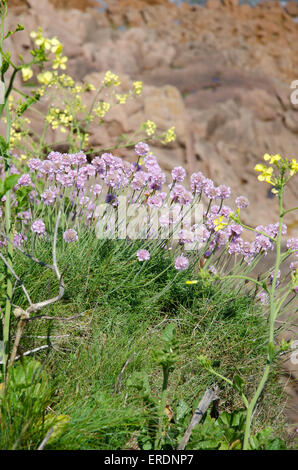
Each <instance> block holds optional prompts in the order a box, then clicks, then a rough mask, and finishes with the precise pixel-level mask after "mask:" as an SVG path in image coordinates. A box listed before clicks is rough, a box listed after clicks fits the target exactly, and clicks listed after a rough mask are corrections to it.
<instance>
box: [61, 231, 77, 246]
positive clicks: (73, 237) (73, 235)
mask: <svg viewBox="0 0 298 470" xmlns="http://www.w3.org/2000/svg"><path fill="white" fill-rule="evenodd" d="M63 238H64V240H65V241H66V243H72V242H76V241H77V240H78V234H77V232H76V231H75V230H73V229H72V228H69V229H68V230H65V232H64V234H63Z"/></svg>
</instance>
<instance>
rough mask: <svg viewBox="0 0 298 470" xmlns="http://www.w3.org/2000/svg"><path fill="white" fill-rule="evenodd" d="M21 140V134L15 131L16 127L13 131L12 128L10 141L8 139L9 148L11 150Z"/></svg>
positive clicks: (17, 130)
mask: <svg viewBox="0 0 298 470" xmlns="http://www.w3.org/2000/svg"><path fill="white" fill-rule="evenodd" d="M21 138H22V133H21V132H19V129H17V126H16V128H15V129H14V128H13V127H12V128H11V130H10V139H9V145H10V148H11V149H13V148H14V146H15V145H16V144H17V143H19V142H20V140H21Z"/></svg>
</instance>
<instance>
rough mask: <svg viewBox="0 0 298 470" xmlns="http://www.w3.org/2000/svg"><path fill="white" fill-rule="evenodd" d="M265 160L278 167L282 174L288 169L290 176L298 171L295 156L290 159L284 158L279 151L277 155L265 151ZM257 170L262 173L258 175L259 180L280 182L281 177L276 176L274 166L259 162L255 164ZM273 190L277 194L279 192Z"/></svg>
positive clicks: (272, 182)
mask: <svg viewBox="0 0 298 470" xmlns="http://www.w3.org/2000/svg"><path fill="white" fill-rule="evenodd" d="M264 160H265V161H267V162H269V164H270V165H275V167H277V169H278V170H279V171H280V172H281V174H285V172H286V171H289V177H291V176H293V175H294V174H296V173H297V172H298V163H297V161H296V160H295V158H293V159H292V160H290V161H289V160H288V159H287V158H285V159H283V158H282V157H281V156H280V154H279V153H278V154H276V155H269V154H268V153H265V155H264ZM255 171H258V172H260V173H261V174H260V175H259V176H258V180H259V181H266V183H269V184H272V185H276V184H277V185H278V184H279V183H278V181H279V179H278V178H277V177H275V178H274V173H273V167H272V166H269V167H267V166H266V165H262V164H261V163H258V164H257V165H256V166H255ZM271 191H272V192H273V193H275V194H276V193H277V192H278V191H277V190H276V189H272V190H271Z"/></svg>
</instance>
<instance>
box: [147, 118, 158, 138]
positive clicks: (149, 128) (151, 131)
mask: <svg viewBox="0 0 298 470" xmlns="http://www.w3.org/2000/svg"><path fill="white" fill-rule="evenodd" d="M144 130H145V132H146V134H147V135H148V136H149V137H150V136H151V135H153V134H154V133H155V131H156V124H155V123H154V122H153V121H150V120H149V119H148V121H146V122H145V123H144Z"/></svg>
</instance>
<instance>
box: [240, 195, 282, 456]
mask: <svg viewBox="0 0 298 470" xmlns="http://www.w3.org/2000/svg"><path fill="white" fill-rule="evenodd" d="M283 217H284V212H283V187H282V188H281V190H280V193H279V229H278V236H277V240H276V259H275V267H274V275H273V281H272V286H271V289H270V315H269V338H268V340H269V341H268V354H267V361H266V366H265V369H264V372H263V376H262V378H261V381H260V383H259V385H258V388H257V390H256V392H255V394H254V396H253V397H252V399H251V401H250V403H249V406H248V409H247V413H246V422H245V432H244V442H243V450H248V446H249V437H250V431H251V423H252V416H253V412H254V409H255V406H256V404H257V401H258V399H259V397H260V395H261V393H262V391H263V389H264V387H265V384H266V382H267V379H268V376H269V373H270V368H271V365H272V362H273V357H272V354H271V353H270V350H269V348H270V346H271V345H273V344H274V323H275V319H276V312H277V310H276V302H275V298H274V296H275V289H276V280H277V274H278V270H279V266H280V263H281V235H282V222H283Z"/></svg>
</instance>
